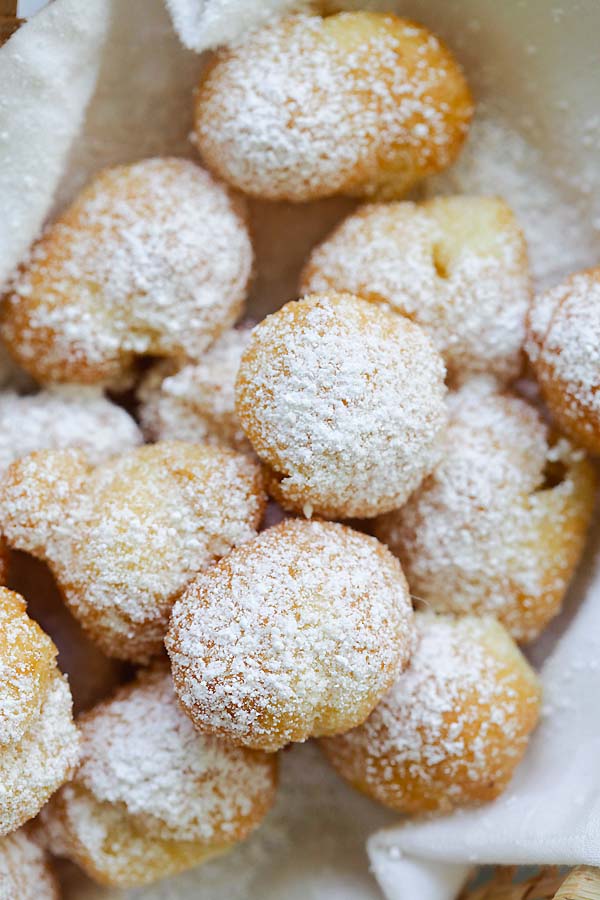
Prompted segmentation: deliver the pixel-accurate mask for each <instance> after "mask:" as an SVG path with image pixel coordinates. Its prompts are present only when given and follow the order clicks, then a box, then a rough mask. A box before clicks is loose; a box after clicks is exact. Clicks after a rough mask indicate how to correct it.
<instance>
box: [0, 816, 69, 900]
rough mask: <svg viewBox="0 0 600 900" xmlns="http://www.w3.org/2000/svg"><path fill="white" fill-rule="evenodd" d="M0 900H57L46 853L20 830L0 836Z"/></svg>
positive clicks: (56, 889) (56, 887) (55, 887)
mask: <svg viewBox="0 0 600 900" xmlns="http://www.w3.org/2000/svg"><path fill="white" fill-rule="evenodd" d="M0 900H59V889H58V883H57V881H56V878H55V877H54V873H53V871H52V869H51V867H50V863H49V861H48V859H47V858H46V854H45V853H44V851H43V850H42V849H41V848H40V847H38V845H37V844H36V843H35V841H32V840H31V838H30V837H29V836H28V835H27V833H26V832H25V831H24V830H20V831H14V832H13V833H12V834H7V835H6V836H5V837H3V838H1V839H0Z"/></svg>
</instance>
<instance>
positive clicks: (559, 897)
mask: <svg viewBox="0 0 600 900" xmlns="http://www.w3.org/2000/svg"><path fill="white" fill-rule="evenodd" d="M415 900H416V898H415ZM460 900H600V869H595V868H592V867H591V866H578V867H577V868H576V869H573V870H572V872H570V873H569V874H568V875H565V874H564V872H563V873H560V872H559V871H558V869H557V868H555V867H554V866H543V867H542V868H540V869H539V871H537V872H536V874H535V875H533V876H531V877H530V878H527V879H525V880H523V879H522V878H519V870H518V869H517V868H516V867H514V868H512V867H508V866H507V867H502V868H497V869H495V870H494V872H493V874H492V876H491V878H490V879H489V881H487V882H486V883H485V884H484V885H482V886H480V887H476V888H473V889H470V888H468V887H467V888H466V890H465V891H464V892H463V893H462V894H461V896H460Z"/></svg>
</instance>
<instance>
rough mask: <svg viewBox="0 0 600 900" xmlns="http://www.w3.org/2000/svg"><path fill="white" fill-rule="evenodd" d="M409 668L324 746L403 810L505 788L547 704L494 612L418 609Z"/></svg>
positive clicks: (369, 788)
mask: <svg viewBox="0 0 600 900" xmlns="http://www.w3.org/2000/svg"><path fill="white" fill-rule="evenodd" d="M417 625H418V638H417V649H416V651H415V654H414V655H413V658H412V660H411V663H410V664H409V667H408V669H407V670H406V671H405V672H404V673H403V674H402V675H400V677H399V678H398V681H397V682H396V684H395V685H394V687H392V689H391V691H390V692H389V693H388V694H387V695H386V697H385V698H384V700H383V701H382V702H381V704H380V705H379V706H378V707H376V709H375V711H374V712H373V713H372V715H371V717H370V718H369V719H368V720H367V721H366V722H365V723H364V725H362V726H360V727H359V728H356V729H354V731H351V732H349V733H348V734H345V735H342V736H340V737H336V738H329V739H326V740H323V741H322V742H321V745H322V747H323V749H324V751H325V753H326V755H327V757H328V758H329V760H330V761H331V763H332V764H333V765H334V767H335V768H336V770H337V771H338V772H339V773H340V774H341V775H343V776H344V777H345V778H347V779H348V780H349V781H350V782H351V784H353V785H354V787H356V788H358V789H359V790H361V791H363V792H364V793H366V794H368V795H369V796H370V797H373V799H375V800H378V801H379V802H380V803H383V804H385V805H386V806H390V807H391V808H392V809H395V810H397V811H398V812H402V813H409V814H423V813H426V812H433V811H440V812H442V811H448V810H450V809H452V808H454V807H460V806H468V805H473V804H480V803H485V802H487V801H489V800H493V799H494V798H495V797H497V796H498V795H499V794H501V793H502V791H503V790H504V789H505V787H506V785H507V784H508V782H509V780H510V778H511V777H512V774H513V772H514V769H515V767H516V766H517V765H518V763H519V761H520V759H521V757H522V756H523V753H524V752H525V749H526V746H527V741H528V736H529V734H530V732H531V731H532V730H533V728H534V727H535V725H536V723H537V720H538V717H539V710H540V686H539V682H538V680H537V677H536V675H535V673H534V672H533V670H532V669H531V668H530V667H529V665H528V664H527V662H526V660H525V659H524V657H522V656H521V654H520V653H519V651H518V649H517V648H516V646H515V645H514V644H513V642H512V641H511V639H510V638H509V636H508V634H507V633H506V632H505V631H504V629H503V628H502V627H501V626H500V625H499V624H497V623H496V622H495V621H494V620H492V619H489V618H488V619H485V618H483V619H476V618H471V617H465V618H462V619H453V618H452V617H449V616H438V617H436V616H433V615H431V614H429V613H418V614H417Z"/></svg>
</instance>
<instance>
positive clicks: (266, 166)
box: [196, 12, 472, 201]
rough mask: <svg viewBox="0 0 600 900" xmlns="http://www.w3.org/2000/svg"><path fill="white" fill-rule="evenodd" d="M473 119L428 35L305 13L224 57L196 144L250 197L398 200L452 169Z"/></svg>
mask: <svg viewBox="0 0 600 900" xmlns="http://www.w3.org/2000/svg"><path fill="white" fill-rule="evenodd" d="M471 114H472V101H471V97H470V94H469V90H468V88H467V85H466V83H465V80H464V77H463V75H462V72H461V70H460V68H459V67H458V65H457V63H456V61H455V60H454V58H453V57H452V55H451V54H450V52H449V51H448V50H447V49H446V48H445V47H444V46H443V45H442V44H441V43H440V41H439V40H438V39H437V38H436V37H434V36H433V35H432V34H431V33H430V32H428V31H427V30H426V29H424V28H422V27H420V26H417V25H415V24H413V23H412V22H408V21H406V20H403V19H399V18H397V17H396V16H393V15H383V14H379V13H368V12H361V13H341V14H339V15H333V16H329V17H326V18H321V17H320V16H316V15H315V16H308V15H298V16H290V17H288V18H284V19H281V20H279V21H276V22H274V23H273V24H270V25H267V26H265V27H263V28H261V29H257V30H254V31H251V32H249V33H247V34H246V36H245V37H244V38H243V39H242V40H241V41H240V42H239V43H238V44H235V45H233V47H230V48H228V49H226V50H223V51H221V52H220V54H219V55H218V57H217V59H216V62H215V63H214V64H213V66H212V67H210V68H209V70H208V74H207V75H206V76H205V77H204V78H203V81H202V83H201V85H200V90H199V92H198V97H197V104H196V136H197V141H198V145H199V148H200V151H201V153H202V155H203V158H204V159H205V161H206V162H207V164H208V165H209V167H210V168H211V169H212V170H213V171H215V172H217V173H218V174H219V175H220V176H221V177H222V178H224V179H225V180H226V181H228V182H230V183H231V184H233V185H235V186H236V187H238V188H240V189H241V190H243V191H246V192H247V193H249V194H253V195H256V196H260V197H266V198H269V199H279V200H282V199H283V200H293V201H300V200H308V199H314V198H317V197H325V196H330V195H332V194H336V193H349V194H355V195H373V194H375V193H377V194H379V195H382V194H384V195H388V196H398V195H399V194H401V193H403V192H404V191H405V190H406V189H407V188H408V187H410V185H411V184H413V183H414V182H415V181H417V180H419V179H420V178H422V177H424V176H425V175H427V174H431V173H432V172H436V171H439V170H440V169H443V168H445V167H446V166H447V165H449V163H450V162H452V160H453V159H454V157H455V156H456V155H457V153H458V151H459V149H460V146H461V145H462V142H463V140H464V137H465V135H466V131H467V127H468V123H469V120H470V118H471Z"/></svg>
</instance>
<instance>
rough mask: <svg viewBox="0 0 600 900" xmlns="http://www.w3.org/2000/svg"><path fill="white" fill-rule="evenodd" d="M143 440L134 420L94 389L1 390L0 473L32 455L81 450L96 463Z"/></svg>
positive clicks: (67, 387)
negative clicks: (26, 391)
mask: <svg viewBox="0 0 600 900" xmlns="http://www.w3.org/2000/svg"><path fill="white" fill-rule="evenodd" d="M142 440H143V438H142V434H141V432H140V430H139V428H138V427H137V425H136V424H135V422H134V420H133V419H132V418H131V416H130V415H128V413H126V412H125V410H124V409H121V407H120V406H117V405H116V404H115V403H111V402H110V400H107V399H106V398H105V397H103V396H102V394H101V393H100V392H97V391H96V390H95V389H94V388H83V387H70V386H66V385H65V386H62V387H60V388H58V387H57V388H53V389H51V390H47V391H40V393H38V394H29V395H25V396H20V395H19V394H17V393H16V392H15V391H0V474H1V473H3V472H4V471H5V470H6V469H7V468H8V466H9V465H10V463H11V462H13V460H15V459H18V458H19V457H20V456H25V455H26V454H27V453H31V452H32V451H33V450H43V449H46V448H47V449H56V450H60V449H62V448H65V447H81V448H82V449H83V450H85V452H86V454H87V456H88V458H89V460H90V462H92V463H94V464H97V463H100V462H104V460H106V459H109V458H110V457H111V456H116V455H117V454H119V453H123V452H125V451H126V450H129V449H131V448H132V447H135V446H137V445H138V444H141V443H142Z"/></svg>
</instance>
